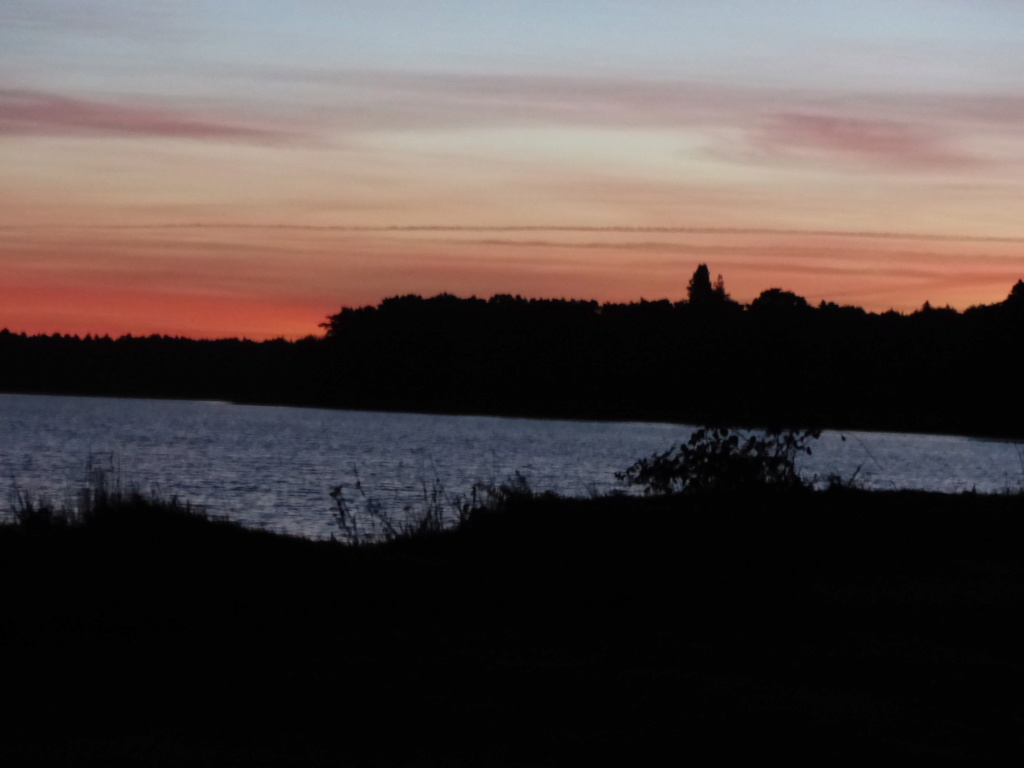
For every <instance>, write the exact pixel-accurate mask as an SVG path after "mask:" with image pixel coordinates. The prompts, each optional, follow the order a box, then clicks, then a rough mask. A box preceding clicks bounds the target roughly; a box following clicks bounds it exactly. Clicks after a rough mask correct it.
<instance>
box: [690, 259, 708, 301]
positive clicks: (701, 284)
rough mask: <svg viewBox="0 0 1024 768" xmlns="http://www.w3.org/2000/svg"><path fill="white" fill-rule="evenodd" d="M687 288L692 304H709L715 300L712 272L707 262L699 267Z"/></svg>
mask: <svg viewBox="0 0 1024 768" xmlns="http://www.w3.org/2000/svg"><path fill="white" fill-rule="evenodd" d="M686 290H687V293H688V295H689V298H690V303H691V304H709V303H711V302H712V301H714V298H715V290H714V288H712V287H711V273H710V272H709V271H708V265H707V264H701V265H699V266H698V267H697V269H696V271H695V272H694V273H693V277H691V278H690V284H689V285H688V286H687V289H686Z"/></svg>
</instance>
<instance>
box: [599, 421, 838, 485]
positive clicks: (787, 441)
mask: <svg viewBox="0 0 1024 768" xmlns="http://www.w3.org/2000/svg"><path fill="white" fill-rule="evenodd" d="M820 434H821V432H820V431H819V430H803V431H796V430H777V429H776V430H768V431H766V432H765V433H764V434H763V435H757V434H755V435H742V434H740V433H738V432H731V431H730V430H729V429H727V428H725V427H705V428H703V429H698V430H697V431H696V432H694V433H693V435H691V436H690V439H689V440H688V441H687V442H686V443H681V444H679V445H677V446H673V447H671V448H669V449H668V450H667V451H665V452H664V453H656V454H654V455H653V456H650V457H649V458H645V459H640V460H639V461H637V462H636V463H635V464H633V465H632V466H631V467H629V468H628V469H626V470H625V471H624V472H616V473H615V476H616V478H618V479H619V480H620V481H625V482H627V483H629V484H630V485H643V486H645V488H644V493H645V494H670V493H715V492H722V491H743V490H750V489H754V488H764V487H772V488H802V487H804V486H805V485H806V483H805V481H804V480H803V478H802V477H800V474H799V472H797V468H796V457H797V455H798V454H801V453H804V454H810V453H811V449H810V447H809V446H808V445H807V443H808V441H810V440H812V439H816V438H818V437H819V436H820Z"/></svg>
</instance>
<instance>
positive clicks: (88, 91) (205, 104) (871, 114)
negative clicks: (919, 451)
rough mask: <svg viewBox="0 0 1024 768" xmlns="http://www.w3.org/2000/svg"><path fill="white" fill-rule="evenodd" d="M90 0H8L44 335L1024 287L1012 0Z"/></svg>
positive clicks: (31, 278) (17, 221) (24, 326)
mask: <svg viewBox="0 0 1024 768" xmlns="http://www.w3.org/2000/svg"><path fill="white" fill-rule="evenodd" d="M81 5H82V7H81V8H79V6H78V4H73V5H72V6H69V5H68V4H66V3H61V2H57V0H33V2H28V0H24V1H22V0H15V1H14V2H11V3H9V4H6V5H5V8H4V9H0V51H2V53H0V74H2V75H3V78H2V80H0V168H3V173H2V174H0V327H6V328H9V329H10V330H12V331H16V332H17V331H25V332H28V333H54V332H60V333H74V334H86V333H93V334H105V333H106V334H110V335H114V336H116V335H121V334H125V333H132V334H135V335H144V334H145V335H148V334H151V333H160V334H172V335H187V336H193V337H206V338H209V337H220V336H244V337H248V338H253V339H262V338H274V337H282V336H283V337H286V338H299V337H302V336H305V335H308V334H320V333H322V329H320V328H319V327H318V324H319V323H320V322H322V321H323V320H324V318H325V316H326V315H328V314H331V313H334V312H337V311H338V309H339V308H340V307H341V306H343V305H344V306H360V305H365V304H376V303H378V302H379V301H380V300H381V299H383V298H386V297H388V296H394V295H399V294H404V293H418V294H422V295H434V294H437V293H441V292H449V293H454V294H456V295H462V296H469V295H476V296H483V297H488V296H491V295H493V294H496V293H510V294H521V295H524V296H529V297H547V298H558V297H565V298H582V299H597V300H598V301H615V302H628V301H638V300H640V299H641V298H644V299H648V300H654V299H661V298H667V299H670V300H673V301H675V300H680V299H683V298H685V294H686V284H687V281H688V280H689V278H690V275H691V274H692V273H693V271H694V269H695V268H696V266H697V265H698V264H700V263H707V264H708V265H709V267H710V269H711V272H712V274H713V275H714V274H719V273H720V274H722V275H723V276H724V278H725V282H726V288H727V290H728V291H729V292H730V293H731V294H732V296H733V298H735V299H737V300H739V301H743V302H749V301H751V300H752V299H754V298H755V297H756V296H757V295H758V294H759V293H760V292H761V291H763V290H765V289H767V288H771V287H781V288H784V289H787V290H792V291H794V292H796V293H798V294H800V295H802V296H804V297H806V298H807V299H808V300H809V301H811V302H812V303H815V304H816V303H818V302H819V301H822V300H826V301H835V302H837V303H840V304H855V305H859V306H863V307H865V308H867V309H869V310H874V311H884V310H888V309H890V308H891V309H895V310H897V311H902V312H907V311H913V310H914V309H917V308H918V307H920V306H921V305H922V304H923V303H924V302H925V301H930V302H931V303H932V304H933V305H937V306H943V305H947V304H948V305H951V306H954V307H956V308H958V309H963V308H966V307H968V306H971V305H975V304H983V303H993V302H997V301H1001V300H1002V299H1004V298H1005V297H1006V295H1007V294H1008V292H1009V290H1010V288H1011V287H1012V285H1013V284H1014V283H1015V282H1016V281H1017V280H1018V279H1020V278H1021V277H1024V220H1022V219H1021V212H1022V211H1024V135H1022V134H1021V132H1020V128H1019V126H1020V124H1021V120H1024V92H1022V91H1021V89H1020V86H1019V72H1020V71H1022V68H1024V49H1022V47H1021V46H1020V45H1019V44H1018V43H1019V40H1017V39H1016V37H1015V34H1014V33H1013V30H1019V29H1022V28H1024V9H1022V8H1018V7H1016V6H1014V5H1013V4H1006V3H971V4H968V3H948V4H942V5H941V6H939V5H937V6H936V7H934V8H933V9H932V10H931V11H930V13H929V15H928V17H927V18H922V17H921V16H920V13H919V9H918V8H917V4H915V3H914V2H911V0H893V1H892V2H887V3H882V2H880V1H877V2H876V1H875V0H869V1H868V2H865V3H863V4H860V5H858V9H857V10H850V9H849V7H848V6H846V5H844V4H840V3H832V2H817V3H810V2H801V0H786V1H782V0H780V1H779V2H758V3H754V2H748V1H746V0H738V1H737V2H736V3H734V4H730V8H731V9H732V11H731V12H730V13H725V12H724V11H723V10H722V6H720V5H718V4H691V3H679V4H664V3H624V2H615V1H609V2H607V3H601V4H594V3H586V4H580V3H576V2H570V1H568V0H567V2H564V3H562V2H556V3H545V4H541V3H539V2H538V3H534V2H523V3H517V4H507V3H503V2H500V1H499V0H482V1H481V2H477V3H468V2H458V1H456V0H453V2H451V3H444V4H417V3H412V2H404V1H402V2H397V3H395V4H394V7H392V10H394V11H396V12H395V13H385V12H384V11H383V10H381V8H380V5H379V4H377V3H361V2H357V3H353V4H348V5H347V6H346V12H345V13H344V14H342V13H341V12H340V11H338V10H337V9H334V8H333V7H332V6H330V5H329V4H322V3H315V2H300V3H295V4H277V3H273V2H263V1H262V0H260V2H255V3H247V4H245V5H244V7H243V6H242V5H236V3H234V2H233V0H232V1H229V2H225V3H221V4H212V3H204V2H200V1H199V0H190V1H189V2H183V3H181V4H174V6H173V8H172V7H169V4H161V3H148V2H143V3H139V4H138V5H137V6H136V5H134V4H133V9H134V10H133V12H132V13H126V12H125V11H124V10H123V7H122V6H121V5H120V4H118V3H115V2H112V0H88V1H85V2H83V3H82V4H81ZM285 6H287V10H286V9H285ZM76 8H77V9H78V10H75V9H76ZM243 11H244V12H243ZM398 11H400V12H398ZM583 28H585V29H586V33H585V34H581V33H580V29H583Z"/></svg>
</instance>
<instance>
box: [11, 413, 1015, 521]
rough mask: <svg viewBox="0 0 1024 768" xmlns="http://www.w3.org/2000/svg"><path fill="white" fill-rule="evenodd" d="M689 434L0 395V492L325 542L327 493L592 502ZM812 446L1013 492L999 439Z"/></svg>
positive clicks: (394, 498) (873, 470)
mask: <svg viewBox="0 0 1024 768" xmlns="http://www.w3.org/2000/svg"><path fill="white" fill-rule="evenodd" d="M693 429H694V428H693V427H687V426H683V425H678V424H651V423H618V422H585V421H554V420H537V419H506V418H497V417H485V416H432V415H423V414H407V413H374V412H365V411H340V410H320V409H302V408H284V407H268V406H245V405H233V404H230V403H220V402H192V401H179V400H125V399H114V398H82V397H50V396H35V395H6V394H0V482H2V483H4V484H6V486H7V488H8V489H9V490H10V491H11V492H12V493H13V492H14V491H15V490H17V491H19V492H22V493H27V494H29V495H30V496H32V497H40V496H42V497H47V498H50V499H52V500H54V501H57V502H62V501H66V500H70V499H73V498H74V496H75V494H76V493H77V491H78V489H79V488H81V487H82V485H83V483H84V481H85V480H86V478H87V476H88V474H89V468H90V467H94V468H100V469H103V470H108V471H110V472H112V473H113V474H112V476H113V477H114V478H116V479H117V480H119V481H120V482H121V483H122V484H126V485H129V486H133V487H138V488H140V489H141V490H143V491H147V492H148V491H154V492H156V493H158V494H160V495H162V496H171V495H176V496H178V497H179V498H181V499H186V500H188V501H190V502H192V503H193V504H195V505H198V506H201V507H203V508H205V509H206V510H207V511H208V512H210V513H211V514H215V515H226V516H228V517H230V518H232V519H235V520H238V521H240V522H242V523H244V524H246V525H249V526H254V527H264V528H268V529H271V530H275V531H286V532H289V533H296V534H300V535H304V536H310V537H326V536H329V535H330V534H331V533H336V532H337V528H336V526H335V524H334V519H333V517H332V512H333V511H334V509H335V506H334V504H335V502H334V501H333V500H332V498H331V496H330V492H331V490H332V489H333V488H334V487H336V486H341V488H342V497H343V498H344V499H345V500H347V502H348V503H349V504H350V505H351V506H353V507H355V508H357V509H360V508H365V507H366V505H367V504H371V503H372V504H377V505H380V506H381V507H382V508H384V509H385V510H391V511H393V512H394V513H395V514H401V510H402V509H404V508H406V507H410V506H411V507H415V506H416V505H418V504H421V503H422V501H423V498H424V494H427V495H430V494H433V493H435V492H436V493H438V494H440V495H441V497H442V500H455V499H456V498H457V497H459V496H466V495H468V494H469V493H470V492H471V490H472V488H473V486H474V485H475V484H478V483H485V484H498V483H502V482H505V481H507V480H508V479H509V478H510V477H512V476H513V475H514V474H515V473H517V472H518V473H520V474H521V475H522V476H523V477H524V478H525V479H526V480H527V481H528V482H529V484H530V486H531V487H532V488H534V489H535V490H552V491H556V492H558V493H563V494H574V495H579V494H584V495H585V494H593V493H603V492H606V491H609V490H613V489H616V488H622V486H621V485H620V484H619V483H618V482H617V481H616V479H615V472H616V471H621V470H623V469H625V468H626V467H628V466H629V465H630V464H632V463H633V462H634V461H635V460H636V459H638V458H641V457H643V456H649V455H650V454H652V453H654V452H660V451H664V450H666V449H667V448H669V447H670V446H671V445H672V444H674V443H676V442H679V441H680V440H683V439H686V438H687V437H689V435H690V433H691V432H692V430H693ZM844 438H845V439H844ZM812 447H813V450H814V453H813V455H812V456H809V457H804V458H803V459H802V460H801V470H802V472H803V473H804V475H805V476H807V477H810V478H814V477H825V476H827V475H829V474H833V473H834V474H838V475H839V476H841V477H843V478H850V477H852V476H853V475H854V473H856V477H857V479H858V480H859V481H860V482H861V483H862V484H863V485H865V486H866V487H869V488H916V489H928V490H938V491H946V492H956V491H963V490H971V489H976V490H978V491H980V492H999V491H1005V490H1008V489H1009V490H1017V489H1019V488H1020V487H1021V486H1022V485H1024V469H1022V467H1024V459H1022V449H1021V447H1020V446H1018V445H1017V444H1014V443H1009V442H1002V441H994V440H982V439H974V438H967V437H951V436H941V435H908V434H894V433H869V432H844V433H841V434H840V433H839V432H825V433H823V434H822V436H821V438H820V439H819V440H818V441H816V442H814V443H812ZM858 468H859V469H858ZM3 501H4V502H5V503H4V504H3V506H4V511H5V513H6V512H7V511H9V509H10V507H11V502H10V501H9V500H8V499H7V498H5V499H3Z"/></svg>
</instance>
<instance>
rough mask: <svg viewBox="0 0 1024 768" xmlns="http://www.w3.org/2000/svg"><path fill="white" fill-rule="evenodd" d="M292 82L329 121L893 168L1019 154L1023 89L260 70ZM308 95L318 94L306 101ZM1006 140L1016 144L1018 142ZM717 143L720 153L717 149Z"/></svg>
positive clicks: (366, 127)
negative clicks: (656, 143) (615, 132)
mask: <svg viewBox="0 0 1024 768" xmlns="http://www.w3.org/2000/svg"><path fill="white" fill-rule="evenodd" d="M258 76H259V77H261V78H264V79H265V80H266V81H274V82H278V83H290V84H292V85H293V86H294V89H295V90H294V93H293V95H294V96H295V97H296V98H299V99H306V100H308V101H309V103H310V113H311V114H315V117H316V119H318V120H321V121H323V122H324V125H325V127H326V126H328V125H329V126H330V128H331V129H332V130H336V131H342V132H369V133H372V132H375V131H389V132H394V131H435V130H442V131H443V130H462V129H478V128H503V127H510V126H513V127H514V126H524V127H541V128H543V127H581V128H599V129H641V130H647V129H650V130H668V131H672V130H683V131H687V132H689V133H691V134H694V135H700V134H703V135H705V136H706V137H707V138H708V146H709V147H711V148H713V147H716V146H721V145H726V146H728V147H730V149H729V150H727V151H725V152H724V154H727V155H732V156H733V157H734V159H737V158H747V159H752V158H754V157H758V156H759V157H760V158H761V159H762V160H763V159H765V158H766V157H768V156H772V157H776V158H778V159H780V160H786V159H793V158H796V159H798V158H799V156H802V155H809V156H811V155H812V156H814V158H815V159H817V160H819V161H835V162H836V163H839V164H843V165H849V163H850V162H851V160H853V161H865V162H868V163H885V164H888V165H889V166H890V168H891V169H892V170H921V169H928V168H942V169H950V168H954V167H961V168H963V167H967V166H971V165H978V164H983V163H986V162H990V163H994V164H998V163H1000V162H1002V161H1003V158H1000V157H989V156H985V155H982V154H975V153H972V151H971V150H970V149H969V146H970V145H971V144H972V142H974V141H975V140H977V139H978V138H979V137H982V138H985V137H992V136H996V137H1001V140H1003V141H1004V142H1006V143H1005V144H1004V146H1003V147H1002V151H1004V152H1005V151H1009V152H1013V153H1014V154H1015V157H1016V156H1019V157H1022V158H1024V147H1020V146H1019V145H1020V144H1021V138H1020V134H1019V131H1018V126H1019V124H1020V121H1021V120H1022V119H1024V95H1022V94H1020V93H1010V92H1006V93H989V94H985V95H979V94H975V93H967V92H950V93H946V94H942V95H938V94H935V93H929V94H925V93H915V92H906V93H893V92H892V91H891V90H889V91H881V90H879V91H876V92H863V91H856V92H855V91H844V90H842V89H837V90H834V91H828V90H823V89H820V88H817V89H815V88H785V87H781V86H776V87H768V86H761V87H757V88H755V87H748V86H744V85H740V84H736V83H718V82H714V81H710V80H709V81H703V82H702V81H696V80H669V79H653V78H650V79H644V78H608V77H597V76H593V77H588V76H567V75H566V76H563V75H495V74H467V73H423V72H403V71H391V72H385V71H334V72H322V71H320V72H259V73H258ZM314 105H315V106H314ZM1012 147H1017V149H1016V150H1014V149H1012ZM716 154H717V153H716Z"/></svg>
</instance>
